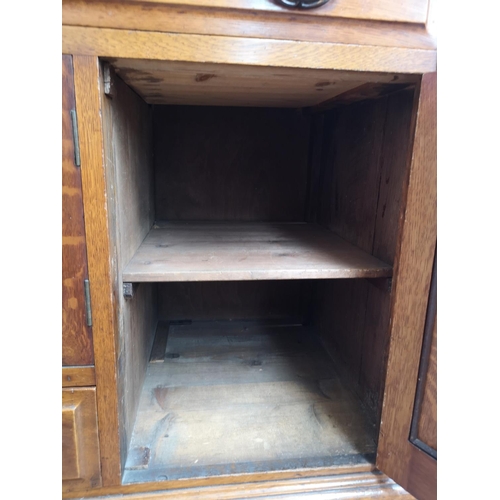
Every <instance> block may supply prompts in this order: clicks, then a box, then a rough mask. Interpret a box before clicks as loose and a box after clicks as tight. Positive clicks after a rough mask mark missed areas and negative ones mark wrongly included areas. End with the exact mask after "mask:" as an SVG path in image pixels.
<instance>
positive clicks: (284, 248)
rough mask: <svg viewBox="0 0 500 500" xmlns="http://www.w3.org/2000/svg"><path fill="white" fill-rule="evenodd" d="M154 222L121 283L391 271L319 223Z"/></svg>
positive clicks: (314, 276)
mask: <svg viewBox="0 0 500 500" xmlns="http://www.w3.org/2000/svg"><path fill="white" fill-rule="evenodd" d="M157 225H158V226H159V227H157ZM157 225H155V227H153V229H152V230H151V232H150V233H149V234H148V236H147V237H146V238H145V240H144V242H143V243H142V244H141V246H140V247H139V250H138V251H137V253H136V254H135V255H134V257H133V258H132V260H131V261H130V262H129V263H128V265H127V267H126V268H125V270H124V271H123V280H124V281H129V282H155V281H227V280H230V281H236V280H262V279H267V280H272V279H328V278H379V277H388V276H391V274H392V268H391V266H389V265H387V264H384V263H383V262H382V261H380V260H378V259H376V258H374V257H372V256H371V255H370V254H368V253H366V252H363V251H362V250H360V249H358V248H356V247H355V246H353V245H350V244H349V243H347V242H346V241H345V240H343V239H341V238H339V237H338V236H336V235H335V234H334V233H332V232H331V231H328V230H326V229H323V228H321V227H320V226H315V225H309V224H271V223H251V222H248V223H208V222H207V223H194V222H193V223H189V222H186V223H183V222H170V223H161V224H160V223H157Z"/></svg>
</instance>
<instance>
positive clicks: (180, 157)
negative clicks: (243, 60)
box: [154, 74, 310, 222]
mask: <svg viewBox="0 0 500 500" xmlns="http://www.w3.org/2000/svg"><path fill="white" fill-rule="evenodd" d="M211 77H215V75H211V74H200V75H197V78H200V79H203V78H211ZM309 122H310V120H309V118H308V117H306V116H303V115H302V114H301V112H300V111H299V110H295V109H272V108H262V109H258V108H236V107H235V108H230V107H201V106H196V107H195V106H155V108H154V124H155V173H156V179H155V180H156V192H155V204H156V219H157V220H200V221H201V220H218V221H229V220H236V221H274V222H291V221H293V222H298V221H303V220H304V213H305V202H306V189H307V160H308V142H309Z"/></svg>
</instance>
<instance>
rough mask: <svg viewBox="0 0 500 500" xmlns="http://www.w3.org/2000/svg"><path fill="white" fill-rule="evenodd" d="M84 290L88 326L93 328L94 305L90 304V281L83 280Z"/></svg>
mask: <svg viewBox="0 0 500 500" xmlns="http://www.w3.org/2000/svg"><path fill="white" fill-rule="evenodd" d="M83 290H84V293H85V315H86V316H87V326H92V304H91V303H90V281H89V280H83Z"/></svg>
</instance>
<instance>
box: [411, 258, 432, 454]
mask: <svg viewBox="0 0 500 500" xmlns="http://www.w3.org/2000/svg"><path fill="white" fill-rule="evenodd" d="M410 440H411V441H412V443H413V444H414V445H415V446H418V447H420V448H422V450H423V451H426V452H427V453H429V454H430V455H431V456H432V457H434V458H437V263H436V262H435V263H434V269H433V273H432V281H431V290H430V293H429V304H428V306H427V318H426V320H425V332H424V340H423V346H422V358H421V360H420V368H419V374H418V385H417V394H416V396H415V408H414V411H413V419H412V423H411V434H410Z"/></svg>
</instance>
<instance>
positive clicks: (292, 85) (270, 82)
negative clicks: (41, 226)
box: [109, 58, 416, 125]
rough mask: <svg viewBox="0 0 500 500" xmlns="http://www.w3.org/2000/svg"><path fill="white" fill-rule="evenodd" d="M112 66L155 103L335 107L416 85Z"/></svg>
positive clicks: (377, 77)
mask: <svg viewBox="0 0 500 500" xmlns="http://www.w3.org/2000/svg"><path fill="white" fill-rule="evenodd" d="M109 62H110V63H111V64H112V65H113V67H114V68H115V69H116V72H117V73H118V74H119V75H120V76H121V78H122V79H123V80H124V81H125V82H126V83H127V85H129V86H131V87H132V88H133V89H134V90H135V91H136V92H137V93H138V94H139V95H140V96H142V97H143V99H144V100H145V101H146V102H148V103H151V104H176V105H177V104H189V105H198V106H199V105H201V106H204V105H209V106H218V105H222V106H247V107H248V106H258V107H264V106H267V107H307V106H317V107H318V106H321V105H322V103H324V102H328V103H330V105H331V103H334V102H335V101H336V96H339V99H340V100H341V102H344V101H346V100H347V99H350V100H351V101H354V100H361V99H366V98H368V97H373V96H378V95H380V94H381V93H383V92H386V93H388V92H391V91H392V90H393V89H397V88H399V87H401V86H403V85H409V84H411V83H414V82H415V81H416V78H415V75H394V74H387V73H367V72H361V71H359V72H353V71H335V70H318V69H304V68H279V69H278V68H273V67H267V66H242V65H228V64H207V63H194V62H189V63H188V62H176V61H154V60H141V59H116V58H110V60H109ZM365 82H372V83H370V84H367V83H365ZM387 84H390V85H387ZM367 86H371V87H369V88H370V91H369V90H368V89H367V88H366V87H367ZM358 88H359V89H360V90H359V91H357V89H358ZM263 125H265V124H263Z"/></svg>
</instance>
